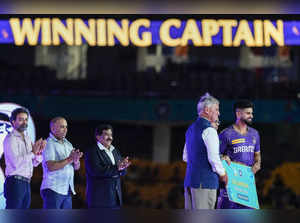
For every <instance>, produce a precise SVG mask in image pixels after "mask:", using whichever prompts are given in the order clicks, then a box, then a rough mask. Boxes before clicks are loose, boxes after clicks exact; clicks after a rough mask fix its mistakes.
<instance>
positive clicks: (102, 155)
mask: <svg viewBox="0 0 300 223" xmlns="http://www.w3.org/2000/svg"><path fill="white" fill-rule="evenodd" d="M96 149H97V153H98V156H99V159H100V160H103V161H104V162H106V163H107V164H108V163H109V164H111V165H112V162H111V160H110V158H109V156H108V155H107V154H106V152H105V151H104V150H101V149H99V147H98V146H96Z"/></svg>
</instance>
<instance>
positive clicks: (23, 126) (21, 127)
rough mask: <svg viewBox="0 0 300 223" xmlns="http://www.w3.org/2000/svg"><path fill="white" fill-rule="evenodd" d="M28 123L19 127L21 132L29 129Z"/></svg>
mask: <svg viewBox="0 0 300 223" xmlns="http://www.w3.org/2000/svg"><path fill="white" fill-rule="evenodd" d="M27 126H28V125H27V124H23V125H20V126H19V128H18V129H17V130H18V131H19V132H24V131H25V130H26V129H27Z"/></svg>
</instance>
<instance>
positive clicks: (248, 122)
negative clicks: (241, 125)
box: [242, 119, 252, 125]
mask: <svg viewBox="0 0 300 223" xmlns="http://www.w3.org/2000/svg"><path fill="white" fill-rule="evenodd" d="M242 121H243V122H245V123H246V124H247V125H252V120H247V119H242Z"/></svg>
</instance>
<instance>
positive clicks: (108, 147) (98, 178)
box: [84, 124, 130, 209]
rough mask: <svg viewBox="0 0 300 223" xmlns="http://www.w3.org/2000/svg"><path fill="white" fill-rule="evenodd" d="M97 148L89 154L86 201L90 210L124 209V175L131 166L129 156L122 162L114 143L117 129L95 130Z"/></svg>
mask: <svg viewBox="0 0 300 223" xmlns="http://www.w3.org/2000/svg"><path fill="white" fill-rule="evenodd" d="M95 138H96V145H95V146H94V147H92V148H90V149H88V150H87V151H86V153H85V156H84V157H85V159H84V160H85V169H86V177H87V190H86V200H87V205H88V208H112V209H115V208H120V207H121V206H122V191H121V180H120V176H122V175H124V174H125V172H126V168H127V167H128V166H129V165H130V161H129V160H128V157H126V158H125V159H122V157H121V154H120V152H119V150H118V149H117V148H115V147H114V146H113V145H112V144H111V143H112V140H113V129H112V126H110V125H106V124H103V125H99V126H98V127H97V128H96V129H95Z"/></svg>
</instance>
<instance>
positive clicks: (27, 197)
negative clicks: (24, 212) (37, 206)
mask: <svg viewBox="0 0 300 223" xmlns="http://www.w3.org/2000/svg"><path fill="white" fill-rule="evenodd" d="M4 197H5V198H6V207H5V208H6V209H28V208H29V207H30V202H31V190H30V183H28V182H26V181H23V180H19V179H15V178H14V177H13V176H11V177H7V178H6V179H5V183H4Z"/></svg>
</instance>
